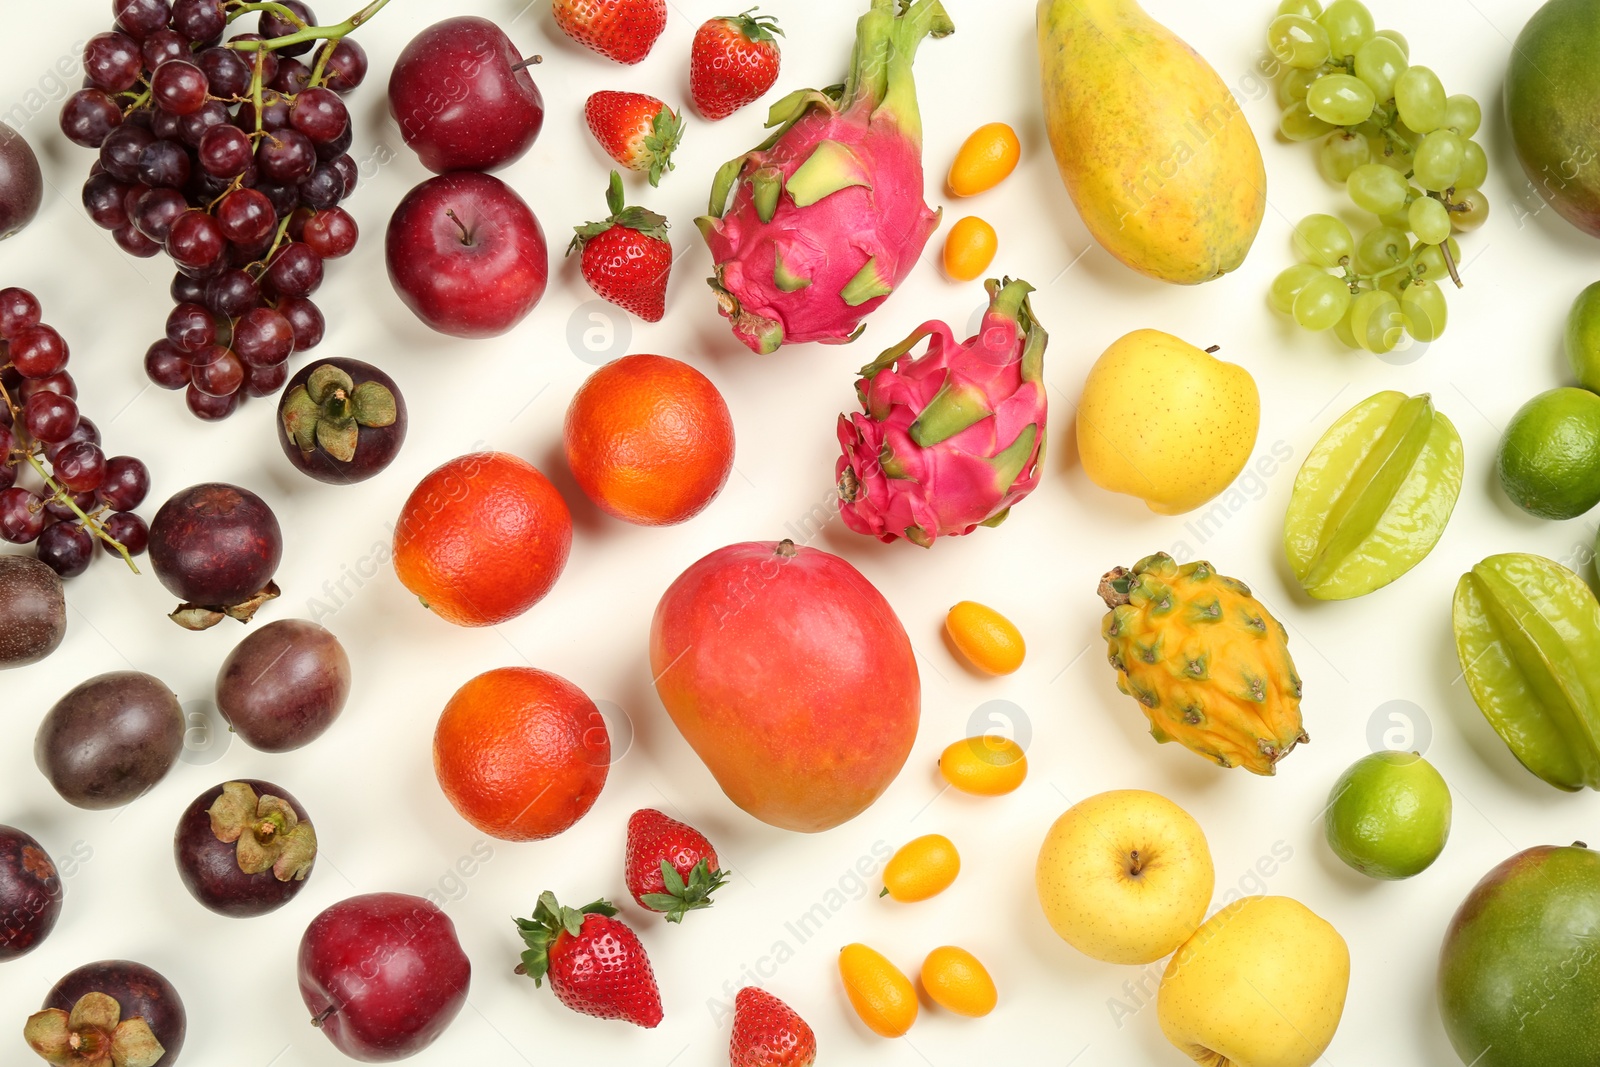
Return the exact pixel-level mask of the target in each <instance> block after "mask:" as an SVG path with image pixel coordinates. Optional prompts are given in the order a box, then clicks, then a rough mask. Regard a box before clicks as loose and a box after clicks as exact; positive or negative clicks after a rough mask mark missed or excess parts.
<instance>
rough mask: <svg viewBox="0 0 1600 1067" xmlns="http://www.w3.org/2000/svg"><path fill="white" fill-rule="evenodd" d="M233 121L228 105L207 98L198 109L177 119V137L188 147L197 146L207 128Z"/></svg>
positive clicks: (211, 128)
mask: <svg viewBox="0 0 1600 1067" xmlns="http://www.w3.org/2000/svg"><path fill="white" fill-rule="evenodd" d="M232 122H233V116H232V115H230V114H228V105H227V104H224V103H223V102H222V101H220V100H207V101H206V102H205V103H204V104H202V105H201V107H200V110H199V111H196V112H194V113H193V114H189V115H185V116H183V117H182V118H180V119H179V120H178V139H179V140H181V141H182V142H183V143H184V144H185V145H187V146H188V147H190V148H198V147H199V146H200V141H201V139H202V138H204V137H205V135H206V132H207V131H208V130H213V129H216V128H217V127H218V126H227V125H229V124H230V123H232Z"/></svg>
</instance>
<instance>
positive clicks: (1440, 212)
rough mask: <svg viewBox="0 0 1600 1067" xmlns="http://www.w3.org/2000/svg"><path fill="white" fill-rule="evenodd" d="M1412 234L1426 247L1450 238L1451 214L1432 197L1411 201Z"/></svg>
mask: <svg viewBox="0 0 1600 1067" xmlns="http://www.w3.org/2000/svg"><path fill="white" fill-rule="evenodd" d="M1411 232H1412V233H1414V234H1416V235H1417V240H1419V241H1421V242H1422V243H1423V244H1425V245H1436V244H1439V243H1440V242H1441V241H1445V240H1447V239H1448V238H1449V237H1450V212H1449V211H1447V210H1446V209H1445V206H1444V205H1443V204H1441V203H1439V201H1437V200H1435V199H1434V198H1433V197H1431V196H1424V197H1422V198H1420V199H1417V200H1413V201H1411Z"/></svg>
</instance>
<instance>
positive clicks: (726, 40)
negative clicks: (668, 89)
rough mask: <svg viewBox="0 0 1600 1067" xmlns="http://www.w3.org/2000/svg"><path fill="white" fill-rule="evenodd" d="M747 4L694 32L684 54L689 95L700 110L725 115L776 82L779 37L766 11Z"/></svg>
mask: <svg viewBox="0 0 1600 1067" xmlns="http://www.w3.org/2000/svg"><path fill="white" fill-rule="evenodd" d="M755 10H756V9H755V8H751V9H750V10H749V11H746V12H745V13H744V14H742V15H732V16H729V17H727V18H720V19H712V20H710V21H709V22H707V23H706V24H705V25H704V26H701V27H700V29H699V30H698V31H696V33H695V35H694V46H693V48H692V49H691V50H690V53H689V94H690V96H691V97H693V98H694V106H695V107H696V108H697V109H699V111H700V114H702V115H704V116H705V117H706V118H708V119H711V120H712V121H713V122H715V121H716V120H717V119H725V118H727V117H728V116H729V115H731V114H733V113H734V112H735V111H738V110H739V109H740V108H741V107H744V106H745V105H746V104H748V103H750V102H751V101H752V100H755V99H756V98H757V97H759V96H761V95H762V94H764V93H765V92H766V91H767V90H768V89H770V88H772V83H773V82H775V81H777V80H778V63H779V59H780V56H779V53H778V41H777V38H776V37H774V36H773V35H774V34H777V35H778V36H780V37H781V36H782V35H783V31H782V30H781V29H779V28H778V22H777V20H776V19H774V18H773V17H772V16H771V15H757V14H755Z"/></svg>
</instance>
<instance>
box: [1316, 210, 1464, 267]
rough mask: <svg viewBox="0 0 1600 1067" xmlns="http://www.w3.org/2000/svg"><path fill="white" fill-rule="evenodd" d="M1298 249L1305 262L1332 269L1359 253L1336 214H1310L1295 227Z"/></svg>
mask: <svg viewBox="0 0 1600 1067" xmlns="http://www.w3.org/2000/svg"><path fill="white" fill-rule="evenodd" d="M1439 206H1440V208H1443V207H1444V205H1443V204H1440V205H1439ZM1294 250H1295V254H1296V255H1298V256H1299V257H1300V259H1301V260H1302V261H1303V262H1306V263H1314V264H1316V265H1317V266H1319V267H1324V268H1327V269H1329V270H1332V269H1333V268H1334V267H1337V266H1339V265H1340V262H1341V261H1342V260H1345V259H1348V258H1349V257H1350V256H1352V255H1354V254H1355V250H1356V241H1355V238H1354V237H1351V236H1350V227H1348V226H1346V225H1345V224H1344V223H1342V222H1340V221H1339V220H1338V219H1336V218H1334V217H1333V216H1332V215H1307V216H1306V217H1305V218H1303V219H1301V220H1300V222H1299V224H1297V225H1296V226H1295V228H1294Z"/></svg>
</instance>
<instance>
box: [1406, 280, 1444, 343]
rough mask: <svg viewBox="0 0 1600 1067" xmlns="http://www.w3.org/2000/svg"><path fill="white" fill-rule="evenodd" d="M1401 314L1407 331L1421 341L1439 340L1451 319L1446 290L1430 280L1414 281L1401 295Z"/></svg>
mask: <svg viewBox="0 0 1600 1067" xmlns="http://www.w3.org/2000/svg"><path fill="white" fill-rule="evenodd" d="M1400 315H1401V317H1402V318H1404V319H1405V323H1406V332H1407V333H1409V334H1411V336H1412V337H1415V338H1416V339H1417V340H1419V341H1424V342H1426V341H1437V340H1438V339H1439V335H1440V334H1442V333H1444V328H1445V325H1446V324H1447V323H1448V322H1449V321H1450V306H1449V302H1448V301H1446V300H1445V298H1444V290H1443V289H1440V288H1439V287H1438V286H1437V285H1436V284H1434V283H1433V282H1429V281H1414V282H1412V283H1411V284H1410V285H1408V286H1406V290H1405V293H1404V295H1402V296H1401V297H1400Z"/></svg>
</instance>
